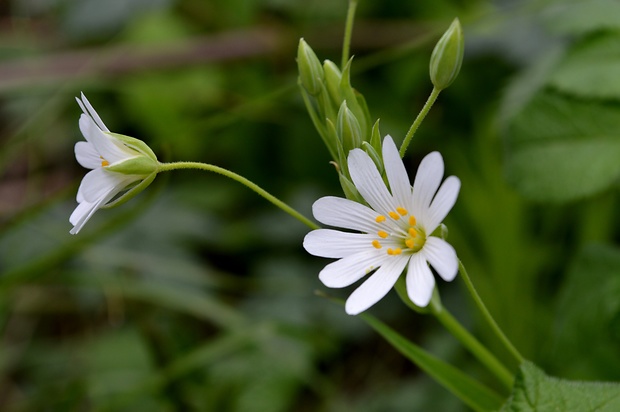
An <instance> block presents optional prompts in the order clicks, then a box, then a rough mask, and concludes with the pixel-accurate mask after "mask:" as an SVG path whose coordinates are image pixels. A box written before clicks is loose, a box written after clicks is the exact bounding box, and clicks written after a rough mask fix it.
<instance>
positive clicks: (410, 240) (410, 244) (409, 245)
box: [405, 238, 415, 249]
mask: <svg viewBox="0 0 620 412" xmlns="http://www.w3.org/2000/svg"><path fill="white" fill-rule="evenodd" d="M405 245H407V247H408V248H409V249H413V247H414V246H415V242H414V240H413V239H411V238H409V239H407V240H405Z"/></svg>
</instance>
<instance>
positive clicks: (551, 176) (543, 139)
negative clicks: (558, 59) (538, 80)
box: [506, 93, 620, 202]
mask: <svg viewBox="0 0 620 412" xmlns="http://www.w3.org/2000/svg"><path fill="white" fill-rule="evenodd" d="M507 133H508V136H507V142H508V145H509V147H510V149H512V150H511V151H510V152H509V154H508V157H507V160H506V168H507V174H508V179H509V180H510V181H511V182H512V183H513V184H514V185H515V186H516V188H517V190H519V192H521V194H522V195H524V196H525V197H527V198H530V199H533V200H538V201H551V202H567V201H571V200H575V199H578V198H582V197H585V196H590V195H593V194H595V193H598V192H601V191H603V190H605V189H606V188H608V187H610V186H611V185H612V184H614V183H615V181H616V179H617V178H618V177H619V176H620V161H619V159H620V108H619V107H618V106H615V105H603V104H596V103H593V102H580V101H576V100H571V99H567V98H565V97H562V96H559V95H555V94H551V93H541V94H539V95H537V96H536V97H535V98H534V99H533V100H532V101H531V102H530V103H529V104H528V105H527V106H526V107H525V108H524V109H523V111H522V112H521V113H520V114H519V115H517V116H516V117H515V118H514V119H512V121H511V123H510V125H509V128H508V132H507Z"/></svg>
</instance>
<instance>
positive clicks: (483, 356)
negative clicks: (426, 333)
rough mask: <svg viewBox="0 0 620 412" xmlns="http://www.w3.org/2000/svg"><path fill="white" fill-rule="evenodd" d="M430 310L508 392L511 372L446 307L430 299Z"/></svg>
mask: <svg viewBox="0 0 620 412" xmlns="http://www.w3.org/2000/svg"><path fill="white" fill-rule="evenodd" d="M431 311H432V313H433V315H435V317H436V318H437V320H439V322H441V324H442V325H443V326H444V327H445V328H446V329H448V331H449V332H450V333H452V335H453V336H454V337H455V338H457V339H458V340H459V342H461V343H462V344H463V346H465V348H467V350H468V351H469V352H470V353H471V354H473V355H474V356H475V357H476V358H477V359H478V360H479V361H480V362H481V363H482V364H483V365H484V366H485V367H486V368H487V369H488V370H489V371H491V372H492V373H493V374H494V375H495V376H496V377H497V379H499V381H500V382H501V384H502V386H504V388H505V389H506V390H507V391H508V392H510V390H511V388H512V385H513V383H514V377H513V375H512V373H510V371H509V370H508V369H507V368H506V367H505V366H504V365H503V364H502V363H501V362H500V361H499V360H498V359H497V358H496V357H495V356H494V355H493V354H492V353H491V352H489V350H488V349H487V348H486V347H485V346H484V345H482V344H481V343H480V342H479V341H478V340H477V339H476V338H475V337H474V336H473V335H472V334H471V333H469V331H468V330H467V329H465V328H464V327H463V326H462V325H461V324H460V323H459V321H458V320H456V319H455V318H454V316H452V314H451V313H450V312H448V310H446V308H444V307H443V306H442V305H441V304H440V303H439V304H437V303H436V301H435V300H432V301H431Z"/></svg>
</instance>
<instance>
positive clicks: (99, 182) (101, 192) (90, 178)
mask: <svg viewBox="0 0 620 412" xmlns="http://www.w3.org/2000/svg"><path fill="white" fill-rule="evenodd" d="M136 180H139V179H136V178H135V177H132V176H128V175H122V174H119V173H113V172H108V171H106V170H104V169H102V168H98V169H94V170H91V171H90V172H88V173H86V176H84V178H83V179H82V182H81V183H80V187H79V188H78V193H79V194H81V196H82V199H83V200H84V201H86V202H90V203H95V202H97V201H99V200H100V199H101V198H103V197H105V196H107V194H108V193H110V192H112V191H114V190H116V191H117V193H118V192H119V191H120V190H122V189H123V188H124V187H126V186H128V185H129V184H130V183H131V182H132V181H136Z"/></svg>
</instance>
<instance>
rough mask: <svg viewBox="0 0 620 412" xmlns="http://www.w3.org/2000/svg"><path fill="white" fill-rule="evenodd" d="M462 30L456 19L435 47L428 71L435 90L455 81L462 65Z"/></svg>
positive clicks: (463, 47)
mask: <svg viewBox="0 0 620 412" xmlns="http://www.w3.org/2000/svg"><path fill="white" fill-rule="evenodd" d="M464 49H465V44H464V39H463V29H462V28H461V23H460V22H459V19H458V18H456V19H454V20H453V21H452V24H451V25H450V27H449V28H448V30H446V32H445V33H444V34H443V36H441V39H439V41H438V42H437V44H436V45H435V48H434V49H433V54H432V55H431V61H430V65H429V71H430V76H431V81H432V82H433V85H434V86H435V88H437V89H439V90H443V89H445V88H446V87H448V86H450V84H452V82H453V81H454V80H455V79H456V77H457V76H458V74H459V71H460V70H461V64H462V63H463V54H464Z"/></svg>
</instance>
